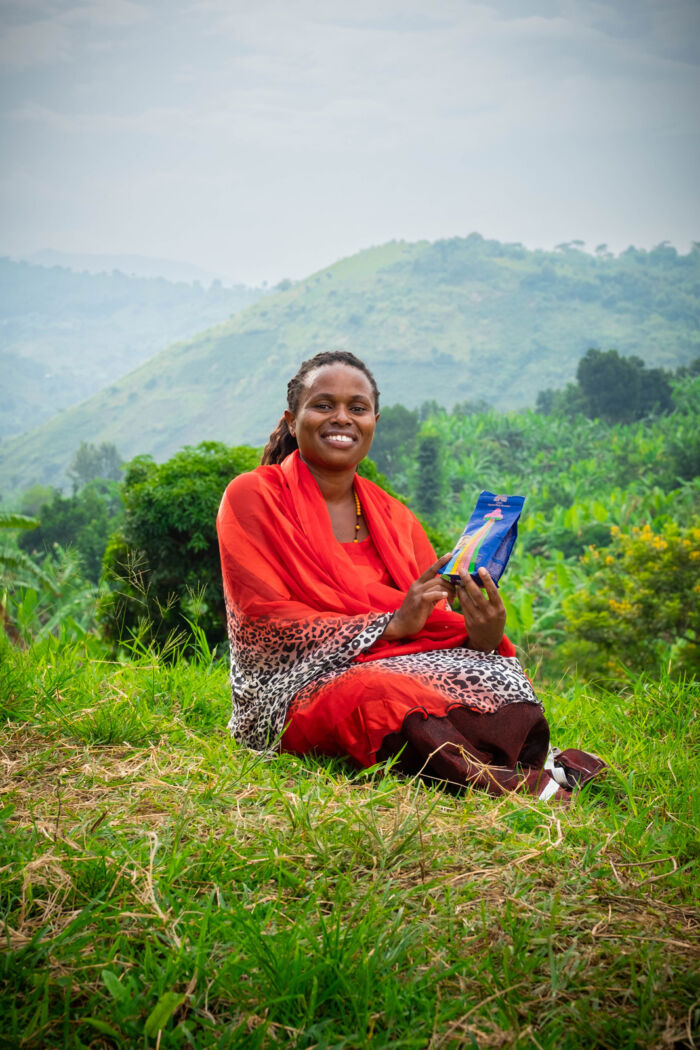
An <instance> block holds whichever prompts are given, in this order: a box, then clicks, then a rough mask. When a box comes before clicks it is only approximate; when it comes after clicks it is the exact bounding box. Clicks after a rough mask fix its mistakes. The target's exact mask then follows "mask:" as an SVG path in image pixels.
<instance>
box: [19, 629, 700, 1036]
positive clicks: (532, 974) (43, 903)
mask: <svg viewBox="0 0 700 1050" xmlns="http://www.w3.org/2000/svg"><path fill="white" fill-rule="evenodd" d="M697 695H698V688H697V684H696V683H687V684H682V683H681V684H679V683H674V682H671V681H668V680H666V681H661V682H655V681H651V680H648V679H638V680H633V681H631V682H630V684H629V687H628V689H626V690H625V691H624V693H622V694H620V695H614V694H606V693H604V692H602V691H600V690H596V691H595V692H589V691H587V690H586V688H585V687H584V686H583V685H582V684H581V683H577V682H574V683H559V684H558V686H557V688H556V689H555V690H552V691H550V692H549V693H546V695H545V701H546V704H547V708H548V712H549V716H550V721H551V723H552V728H553V738H554V741H555V743H559V744H560V745H561V746H567V745H569V746H575V745H576V744H578V743H580V744H581V745H582V746H587V747H589V748H590V749H592V750H596V751H598V752H599V753H601V754H602V755H603V756H604V757H605V758H606V759H607V760H608V761H609V762H610V763H611V769H610V772H609V774H608V776H607V777H606V779H605V780H604V781H602V782H601V783H600V784H599V785H590V786H589V788H587V789H586V790H585V791H584V792H583V793H582V794H581V795H580V796H579V798H578V800H577V802H576V804H575V805H574V806H573V807H572V808H571V809H567V810H562V809H557V808H553V807H552V806H548V805H546V804H539V803H535V802H531V801H530V802H528V801H526V800H522V799H511V798H506V799H503V800H494V799H491V798H487V797H485V796H482V795H478V794H476V793H474V794H467V795H466V796H465V797H463V798H454V797H452V796H449V795H446V794H443V793H442V792H441V791H439V790H435V789H433V788H427V787H426V786H424V785H423V784H422V783H421V782H419V781H408V780H402V779H400V778H398V777H396V776H394V775H393V774H392V773H391V771H385V770H382V769H376V770H373V771H365V772H357V771H355V770H353V769H351V768H350V767H349V766H347V765H345V764H344V763H342V762H338V761H332V760H311V759H300V758H296V757H293V756H289V755H285V756H281V757H278V758H269V757H268V758H266V757H261V756H259V755H256V754H254V753H252V752H249V751H245V750H243V749H239V748H237V747H236V746H235V745H234V743H233V742H232V741H231V740H230V738H229V736H228V734H227V733H226V731H225V728H224V727H225V723H226V719H227V715H228V706H229V700H228V685H227V681H226V670H225V667H224V666H222V665H221V664H213V663H212V662H211V661H209V660H206V659H203V658H200V659H199V660H193V661H192V662H191V663H189V664H188V663H185V662H180V663H177V664H175V665H173V666H167V665H165V664H162V663H160V662H159V661H157V660H155V659H153V658H151V657H149V656H148V654H145V655H144V656H142V657H141V658H140V659H139V660H135V661H133V662H131V663H125V664H123V665H119V664H115V663H110V662H106V661H105V659H104V655H103V654H102V653H101V651H100V650H99V648H98V647H97V646H96V645H93V644H92V643H90V644H88V645H87V646H86V645H74V646H65V645H64V646H60V645H58V644H57V643H55V642H53V641H51V640H48V641H47V642H46V643H43V644H41V645H38V646H35V647H34V648H33V649H31V650H29V651H28V652H19V651H16V650H11V649H9V648H7V647H6V648H5V649H3V650H2V652H0V696H2V697H3V698H4V701H3V702H4V717H5V719H6V722H5V725H4V729H3V734H2V743H1V755H0V757H1V758H2V770H3V783H2V800H3V801H2V806H3V808H2V810H1V811H0V820H1V821H2V831H1V832H0V836H1V842H2V855H1V856H0V901H1V904H0V907H1V909H2V921H3V949H2V955H1V956H0V975H1V976H0V981H1V987H2V994H1V996H0V1033H2V1034H1V1035H0V1045H2V1046H12V1047H27V1048H45V1047H70V1048H81V1047H90V1048H102V1047H104V1048H107V1047H158V1048H160V1050H165V1048H169V1047H188V1046H193V1047H209V1046H217V1047H224V1048H239V1047H240V1048H245V1050H248V1048H268V1047H277V1046H280V1047H298V1048H302V1047H318V1048H319V1050H320V1048H326V1050H330V1048H338V1050H340V1048H347V1050H354V1048H370V1047H372V1048H374V1047H391V1048H431V1050H438V1048H440V1050H442V1048H453V1047H454V1048H457V1047H477V1048H482V1047H484V1048H489V1047H523V1048H525V1047H532V1048H534V1050H538V1048H540V1050H544V1048H549V1047H552V1048H554V1047H556V1048H557V1050H568V1048H571V1050H574V1048H576V1050H579V1048H584V1050H585V1048H591V1050H593V1048H604V1047H615V1048H618V1047H619V1048H630V1050H631V1048H637V1047H669V1048H676V1050H680V1048H691V1047H694V1046H695V1045H696V1043H695V1042H694V1041H693V1039H694V1034H693V1033H694V1032H697V1023H698V1020H700V992H699V990H698V981H697V973H698V965H697V964H698V954H699V953H698V937H697V928H698V913H697V910H696V909H695V908H694V901H695V899H696V896H697V894H696V888H695V887H696V882H697V878H698V868H697V828H698V826H699V825H700V819H699V817H700V814H698V793H697V784H696V782H695V781H694V780H693V769H694V764H695V760H696V758H697V754H696V751H697V712H696V707H697ZM694 749H695V751H694ZM696 1038H697V1036H696Z"/></svg>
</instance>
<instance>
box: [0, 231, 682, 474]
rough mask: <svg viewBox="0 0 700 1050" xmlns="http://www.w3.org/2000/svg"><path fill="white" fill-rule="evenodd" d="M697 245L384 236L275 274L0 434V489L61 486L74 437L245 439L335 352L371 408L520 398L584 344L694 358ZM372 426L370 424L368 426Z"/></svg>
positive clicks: (663, 360)
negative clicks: (322, 356)
mask: <svg viewBox="0 0 700 1050" xmlns="http://www.w3.org/2000/svg"><path fill="white" fill-rule="evenodd" d="M699 306H700V246H699V245H695V246H694V248H693V249H692V250H691V251H690V252H689V253H688V254H678V253H677V252H676V250H675V249H674V248H672V247H670V246H669V245H667V244H662V245H659V246H658V247H657V248H654V249H652V250H651V251H644V250H639V249H635V248H629V249H627V251H625V252H622V253H621V254H620V255H617V256H615V255H612V254H611V253H609V252H607V251H606V250H605V249H604V248H601V249H600V250H599V251H598V252H597V253H596V254H589V253H587V252H585V251H583V250H582V249H581V247H580V246H579V245H578V244H577V243H576V242H574V243H570V244H564V245H560V246H559V247H558V248H557V249H556V250H553V251H544V250H536V251H531V250H528V249H527V248H524V247H523V246H522V245H519V244H503V243H500V242H498V241H493V240H485V239H484V238H483V237H481V236H480V235H479V234H471V235H470V236H468V237H465V238H453V239H451V240H446V241H438V242H425V241H423V242H418V243H406V242H402V241H399V242H391V243H389V244H385V245H382V246H380V247H377V248H371V249H367V250H366V251H363V252H360V253H358V254H356V255H353V256H351V257H349V258H346V259H343V260H341V261H340V262H338V263H335V264H334V265H332V266H329V267H328V268H326V269H324V270H321V271H319V272H318V273H315V274H312V275H310V276H309V277H308V278H306V279H305V280H301V281H297V282H294V283H293V282H290V281H285V282H281V284H280V285H278V286H277V288H276V289H274V290H273V291H272V292H270V293H269V294H267V295H265V296H264V297H262V298H258V299H257V300H256V301H255V302H253V303H251V304H250V305H248V306H246V307H245V308H243V309H241V310H239V312H237V313H235V314H234V315H233V316H232V317H230V318H229V319H227V320H225V321H223V322H222V323H220V324H217V325H215V326H214V327H212V328H209V329H207V330H205V331H203V332H201V333H199V334H197V335H195V336H194V337H192V338H188V339H186V340H184V341H180V342H177V343H175V344H174V345H172V346H168V347H167V348H166V349H164V350H162V351H161V352H160V353H157V354H155V355H154V356H152V357H150V358H149V359H148V360H147V361H145V362H144V363H142V364H140V365H139V367H137V368H135V369H134V370H132V371H130V372H129V373H128V374H126V375H123V376H122V377H121V378H118V379H116V378H115V379H113V380H112V381H110V382H109V383H108V384H107V385H106V386H104V387H103V389H101V390H99V391H98V392H97V393H95V394H93V395H92V396H91V397H89V398H87V399H86V400H84V401H82V402H81V403H79V404H76V405H73V406H72V407H70V408H68V409H66V410H64V411H62V412H60V413H59V414H58V415H56V416H54V417H53V418H52V419H49V420H47V421H46V422H44V423H43V424H42V425H41V426H39V427H37V428H35V429H33V430H31V431H30V432H28V433H25V434H22V435H19V436H16V437H14V438H11V439H5V440H4V441H3V442H2V444H1V445H0V487H1V488H3V489H7V488H10V489H13V488H18V487H21V486H25V485H28V484H30V483H32V482H35V481H39V482H44V483H51V484H56V485H61V484H63V483H65V478H64V471H65V468H66V466H67V464H68V463H69V461H70V458H71V456H72V454H73V452H74V451H75V449H76V447H77V445H78V444H79V442H80V441H89V442H93V443H98V442H104V441H107V442H113V443H114V444H116V446H117V448H118V449H119V451H120V453H121V454H122V455H123V456H124V457H125V458H130V457H131V456H133V455H136V454H138V453H149V454H150V455H152V456H154V457H155V458H156V459H163V458H166V457H168V456H169V455H171V454H172V453H173V452H175V451H176V450H177V449H178V448H180V447H181V446H183V445H185V444H195V443H197V442H199V441H203V440H221V441H224V442H227V443H229V444H237V443H251V444H256V445H257V444H261V443H262V442H263V441H264V440H265V439H266V437H267V435H268V433H269V431H270V430H271V429H272V428H273V426H274V425H275V424H276V422H277V420H278V418H279V416H280V414H281V412H282V410H283V408H284V398H285V389H286V382H287V379H288V378H289V377H290V376H291V375H292V374H293V373H294V372H295V370H296V368H297V366H298V364H299V362H300V361H301V360H302V359H304V358H305V357H308V356H310V355H312V354H314V353H316V352H317V351H319V350H322V349H330V348H340V349H349V350H352V351H353V352H354V353H356V354H358V355H359V356H360V357H362V358H364V359H365V360H366V361H367V362H368V364H369V365H370V366H371V367H372V369H373V370H374V372H375V375H376V377H377V380H378V383H379V387H380V390H381V391H382V398H383V403H384V404H392V403H398V402H400V403H403V404H404V405H406V406H407V407H415V406H418V405H420V404H421V403H423V402H424V401H426V400H434V401H437V402H438V403H440V404H442V405H444V406H445V407H451V406H452V405H454V404H455V403H456V402H465V401H466V402H479V401H481V402H487V403H488V404H490V405H493V406H495V407H497V408H499V409H517V408H520V407H524V406H527V405H532V404H533V403H534V400H535V398H536V395H537V393H538V391H540V390H542V389H544V388H546V387H559V386H563V385H564V384H565V383H566V382H567V381H569V380H570V379H572V378H573V376H574V374H575V371H576V366H577V363H578V360H579V358H580V357H581V356H582V354H584V353H585V351H586V350H587V349H588V348H589V347H598V348H601V349H610V348H614V349H617V350H618V351H619V352H620V353H622V354H636V355H637V356H639V357H640V358H641V359H642V360H643V361H644V362H645V363H647V364H650V365H651V364H653V365H661V366H665V367H668V368H675V367H677V366H678V365H680V364H685V363H687V362H689V361H690V360H692V359H693V358H694V357H697V356H698V354H700V326H699V325H698V318H699V316H700V311H699V309H698V308H699ZM380 425H381V424H380Z"/></svg>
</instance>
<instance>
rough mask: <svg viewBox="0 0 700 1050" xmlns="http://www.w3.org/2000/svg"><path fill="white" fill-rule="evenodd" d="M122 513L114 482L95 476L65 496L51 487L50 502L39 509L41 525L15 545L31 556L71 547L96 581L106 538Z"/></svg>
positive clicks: (117, 488) (86, 572)
mask: <svg viewBox="0 0 700 1050" xmlns="http://www.w3.org/2000/svg"><path fill="white" fill-rule="evenodd" d="M123 513H124V511H123V506H122V498H121V486H120V485H119V484H118V482H116V481H109V480H106V479H104V478H95V479H93V480H92V481H90V482H88V483H87V484H86V485H84V486H83V487H82V488H81V489H80V491H78V492H76V493H75V494H74V495H72V496H68V497H64V496H62V495H61V493H60V492H58V491H57V490H55V489H54V491H53V495H52V497H51V499H50V501H47V502H46V503H43V504H42V505H41V507H40V508H39V511H38V514H39V519H40V522H41V524H40V525H39V527H38V528H36V529H35V530H34V531H33V532H30V533H25V534H24V535H23V536H22V537H20V539H19V546H20V548H21V549H22V550H25V551H27V552H28V553H32V554H34V555H46V554H52V553H54V552H55V551H56V550H57V549H58V548H63V549H66V550H68V549H72V550H74V551H75V552H77V554H78V555H79V556H80V558H81V560H82V565H83V569H84V572H85V575H86V576H87V578H88V579H89V580H91V581H92V582H93V583H97V582H98V581H99V579H100V576H101V574H102V559H103V558H104V553H105V549H106V547H107V543H108V541H109V537H110V536H111V535H112V533H113V532H114V531H115V529H116V528H117V527H118V525H119V523H120V521H121V519H122V517H123Z"/></svg>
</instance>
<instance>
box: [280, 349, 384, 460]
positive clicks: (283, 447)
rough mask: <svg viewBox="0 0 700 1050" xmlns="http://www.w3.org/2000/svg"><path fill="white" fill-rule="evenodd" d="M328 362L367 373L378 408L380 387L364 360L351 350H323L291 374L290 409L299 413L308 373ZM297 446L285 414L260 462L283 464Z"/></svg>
mask: <svg viewBox="0 0 700 1050" xmlns="http://www.w3.org/2000/svg"><path fill="white" fill-rule="evenodd" d="M325 365H348V367H350V368H356V369H357V370H358V371H359V372H362V373H363V374H364V375H366V376H367V379H368V380H369V383H370V386H371V387H372V394H373V396H374V411H375V412H378V411H379V390H378V389H377V383H376V380H375V378H374V376H373V375H372V373H371V372H370V370H369V368H368V367H367V365H366V364H365V363H364V361H360V359H359V357H355V355H354V354H351V353H350V352H349V351H348V350H324V351H323V352H322V353H320V354H316V355H315V356H314V357H310V358H309V360H308V361H302V363H301V365H300V366H299V371H298V372H297V374H296V375H295V376H292V378H291V379H290V380H289V382H288V383H287V408H288V409H289V411H290V412H294V414H295V415H296V413H297V411H298V409H299V401H300V400H301V395H302V393H303V391H304V387H305V386H306V379H307V376H308V375H309V373H310V372H313V371H315V370H316V369H317V368H323V367H324V366H325ZM297 447H298V446H297V439H296V438H295V437H292V435H291V434H290V433H289V427H288V426H287V421H286V419H285V418H284V416H282V418H281V419H280V421H279V423H278V424H277V426H276V427H275V429H274V430H273V431H272V433H271V434H270V437H269V440H268V442H267V444H266V445H265V448H264V450H263V454H262V459H261V461H260V462H261V463H262V464H263V465H266V464H268V463H281V462H282V460H283V459H286V457H287V456H288V455H289V454H290V452H293V451H294V449H295V448H297Z"/></svg>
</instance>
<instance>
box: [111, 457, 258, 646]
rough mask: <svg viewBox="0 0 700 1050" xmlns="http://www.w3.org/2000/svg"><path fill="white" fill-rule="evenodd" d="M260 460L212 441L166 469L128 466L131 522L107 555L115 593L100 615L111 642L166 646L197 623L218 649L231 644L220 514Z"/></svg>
mask: <svg viewBox="0 0 700 1050" xmlns="http://www.w3.org/2000/svg"><path fill="white" fill-rule="evenodd" d="M259 460H260V456H259V453H258V452H257V451H256V450H255V449H252V448H247V447H239V448H229V447H228V446H227V445H223V444H221V443H219V442H215V441H207V442H204V443H202V444H200V445H197V446H195V447H187V448H184V449H182V450H181V451H180V452H178V453H176V455H174V456H173V457H172V458H171V459H169V460H167V462H165V463H161V464H158V463H155V462H154V461H153V459H152V458H151V457H150V456H137V457H136V458H135V459H133V460H131V462H130V463H127V465H126V476H125V478H124V488H123V500H124V507H125V513H124V521H123V524H122V526H121V528H120V529H119V530H118V531H117V532H116V533H115V535H114V536H112V538H111V540H110V542H109V544H108V547H107V551H106V553H105V560H104V579H105V581H106V582H107V584H108V586H109V593H108V594H107V595H106V596H104V597H103V598H102V599H101V601H100V605H99V610H98V617H99V620H100V623H101V624H102V629H103V632H104V634H105V635H106V637H107V638H109V639H111V640H113V641H115V642H120V641H122V640H125V639H128V638H130V637H131V636H133V635H135V634H138V635H140V636H141V637H142V639H143V640H144V641H145V642H146V643H151V642H153V643H155V644H156V645H159V646H164V645H165V644H166V643H167V642H168V640H169V639H171V638H172V637H173V636H174V635H178V634H179V635H180V636H184V635H189V632H190V622H192V621H195V620H196V621H197V622H198V623H199V625H200V626H201V627H202V628H203V630H204V631H205V633H206V636H207V639H208V641H209V644H210V645H212V646H213V645H215V644H216V643H218V642H221V641H223V640H224V638H225V636H226V624H225V610H224V603H223V594H222V586H221V568H220V563H219V548H218V543H217V538H216V512H217V509H218V507H219V503H220V502H221V496H222V494H223V492H224V489H225V488H226V486H227V484H228V483H229V481H230V480H231V479H232V478H234V477H236V476H237V475H238V474H240V473H242V472H243V471H247V470H252V469H253V468H254V467H256V466H257V465H258V463H259Z"/></svg>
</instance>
